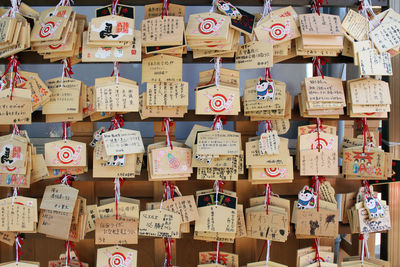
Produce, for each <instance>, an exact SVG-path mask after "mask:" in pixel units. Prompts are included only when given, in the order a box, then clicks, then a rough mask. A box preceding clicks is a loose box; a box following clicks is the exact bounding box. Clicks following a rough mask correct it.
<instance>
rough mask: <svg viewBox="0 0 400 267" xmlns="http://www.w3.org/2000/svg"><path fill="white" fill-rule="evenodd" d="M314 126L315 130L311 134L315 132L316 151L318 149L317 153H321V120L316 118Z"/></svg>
mask: <svg viewBox="0 0 400 267" xmlns="http://www.w3.org/2000/svg"><path fill="white" fill-rule="evenodd" d="M315 124H316V126H315V129H314V131H313V132H317V142H318V144H317V149H318V152H320V151H321V138H320V133H321V128H322V124H321V119H320V118H316V119H315Z"/></svg>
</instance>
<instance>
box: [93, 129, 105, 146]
mask: <svg viewBox="0 0 400 267" xmlns="http://www.w3.org/2000/svg"><path fill="white" fill-rule="evenodd" d="M105 131H106V130H105V129H104V127H101V128H100V129H98V130H97V131H96V132H95V133H94V135H93V140H92V142H90V146H91V147H95V146H96V143H97V142H98V141H99V140H100V138H101V135H102V134H103V133H105Z"/></svg>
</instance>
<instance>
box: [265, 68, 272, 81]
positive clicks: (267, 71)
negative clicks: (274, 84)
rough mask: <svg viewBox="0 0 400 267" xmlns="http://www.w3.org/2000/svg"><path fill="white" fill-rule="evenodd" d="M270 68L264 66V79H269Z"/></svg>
mask: <svg viewBox="0 0 400 267" xmlns="http://www.w3.org/2000/svg"><path fill="white" fill-rule="evenodd" d="M271 79H272V78H271V68H265V80H271Z"/></svg>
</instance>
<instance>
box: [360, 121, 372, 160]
mask: <svg viewBox="0 0 400 267" xmlns="http://www.w3.org/2000/svg"><path fill="white" fill-rule="evenodd" d="M359 123H360V124H361V125H362V131H363V153H365V147H366V145H367V142H372V137H371V133H370V131H369V128H368V123H367V119H366V118H362V119H361V120H360V121H359ZM360 124H359V125H360Z"/></svg>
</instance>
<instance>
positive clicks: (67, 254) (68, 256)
mask: <svg viewBox="0 0 400 267" xmlns="http://www.w3.org/2000/svg"><path fill="white" fill-rule="evenodd" d="M64 246H65V265H66V266H69V263H70V260H71V251H70V241H69V240H65V243H64Z"/></svg>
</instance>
